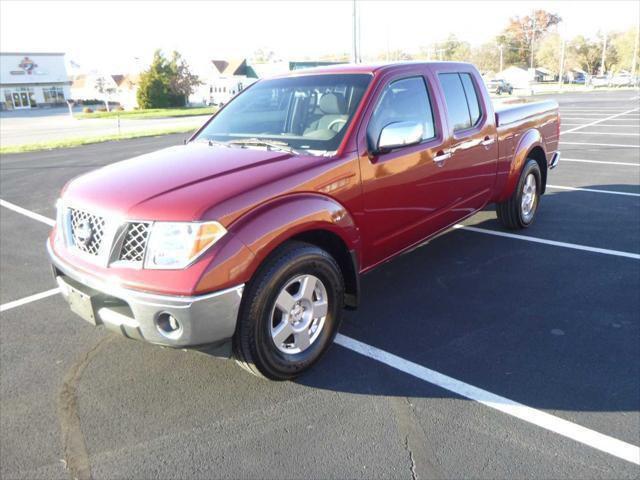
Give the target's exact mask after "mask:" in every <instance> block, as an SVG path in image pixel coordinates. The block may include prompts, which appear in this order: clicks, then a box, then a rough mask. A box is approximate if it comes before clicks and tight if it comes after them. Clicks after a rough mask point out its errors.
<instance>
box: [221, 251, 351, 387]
mask: <svg viewBox="0 0 640 480" xmlns="http://www.w3.org/2000/svg"><path fill="white" fill-rule="evenodd" d="M243 297H244V299H243V305H242V308H241V310H240V315H239V318H238V326H237V329H236V333H235V336H234V342H233V343H234V352H235V357H236V361H237V362H238V363H239V364H240V366H242V367H243V368H245V369H246V370H248V371H249V372H251V373H253V374H254V375H257V376H262V377H266V378H269V379H272V380H290V379H293V378H295V377H297V376H298V375H300V374H301V373H303V372H304V371H306V370H308V369H309V368H310V367H311V366H312V365H314V364H315V363H316V362H317V361H318V360H319V359H320V357H321V356H322V354H323V353H324V352H325V351H326V349H327V348H328V347H329V345H330V344H331V343H332V342H333V339H334V337H335V335H336V333H337V331H338V327H339V325H340V319H341V314H342V306H343V304H344V280H343V278H342V273H341V270H340V267H339V266H338V265H337V263H336V261H335V260H334V259H333V257H331V255H329V254H328V253H327V252H325V251H324V250H322V249H320V248H318V247H316V246H314V245H310V244H307V243H303V242H290V243H287V244H285V245H284V246H283V247H281V248H280V249H278V250H277V251H276V252H275V253H274V254H272V255H271V256H270V257H269V258H267V260H265V263H264V264H263V265H262V266H261V267H260V269H259V270H258V272H257V273H256V275H255V277H254V279H253V280H252V281H251V283H250V284H249V285H248V287H247V289H246V290H245V292H244V295H243Z"/></svg>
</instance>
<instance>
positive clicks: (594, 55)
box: [568, 35, 602, 74]
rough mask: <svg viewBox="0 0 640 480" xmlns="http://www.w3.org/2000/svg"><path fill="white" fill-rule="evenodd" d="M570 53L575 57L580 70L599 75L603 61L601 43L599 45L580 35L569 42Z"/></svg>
mask: <svg viewBox="0 0 640 480" xmlns="http://www.w3.org/2000/svg"><path fill="white" fill-rule="evenodd" d="M568 51H569V52H570V54H571V55H573V58H574V59H575V63H576V64H577V65H576V66H577V67H578V68H580V69H581V70H584V71H585V72H587V73H589V74H595V73H597V71H598V67H599V66H600V62H601V60H602V58H601V56H602V44H601V43H600V44H598V43H596V42H594V41H592V40H588V39H587V38H585V37H584V36H582V35H578V36H577V37H575V38H574V39H573V40H571V42H569V45H568Z"/></svg>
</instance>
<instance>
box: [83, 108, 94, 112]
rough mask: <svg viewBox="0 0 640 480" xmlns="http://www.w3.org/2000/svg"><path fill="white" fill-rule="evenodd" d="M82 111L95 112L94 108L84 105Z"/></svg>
mask: <svg viewBox="0 0 640 480" xmlns="http://www.w3.org/2000/svg"><path fill="white" fill-rule="evenodd" d="M82 113H93V109H92V108H89V107H84V108H83V109H82Z"/></svg>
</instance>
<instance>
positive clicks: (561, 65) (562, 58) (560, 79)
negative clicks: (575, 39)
mask: <svg viewBox="0 0 640 480" xmlns="http://www.w3.org/2000/svg"><path fill="white" fill-rule="evenodd" d="M564 44H565V40H564V37H562V47H561V50H560V76H559V77H558V86H559V87H560V88H562V84H563V83H564V82H563V81H562V77H563V76H564Z"/></svg>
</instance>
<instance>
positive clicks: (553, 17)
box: [496, 10, 562, 67]
mask: <svg viewBox="0 0 640 480" xmlns="http://www.w3.org/2000/svg"><path fill="white" fill-rule="evenodd" d="M561 21H562V19H561V18H560V16H559V15H557V14H555V13H549V12H547V11H546V10H535V11H534V12H533V14H532V15H525V16H524V17H513V18H511V19H510V20H509V24H508V25H507V27H506V28H505V29H504V30H503V32H502V33H501V34H500V35H498V37H497V39H496V40H497V43H498V44H500V45H505V47H506V48H505V50H504V53H505V64H516V65H520V66H521V67H525V66H528V65H529V62H530V56H531V49H532V47H533V49H534V50H535V49H536V42H540V41H541V40H542V39H543V38H544V37H545V36H546V35H547V33H549V32H550V31H551V30H552V29H553V27H554V26H555V25H557V24H558V23H560V22H561Z"/></svg>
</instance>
